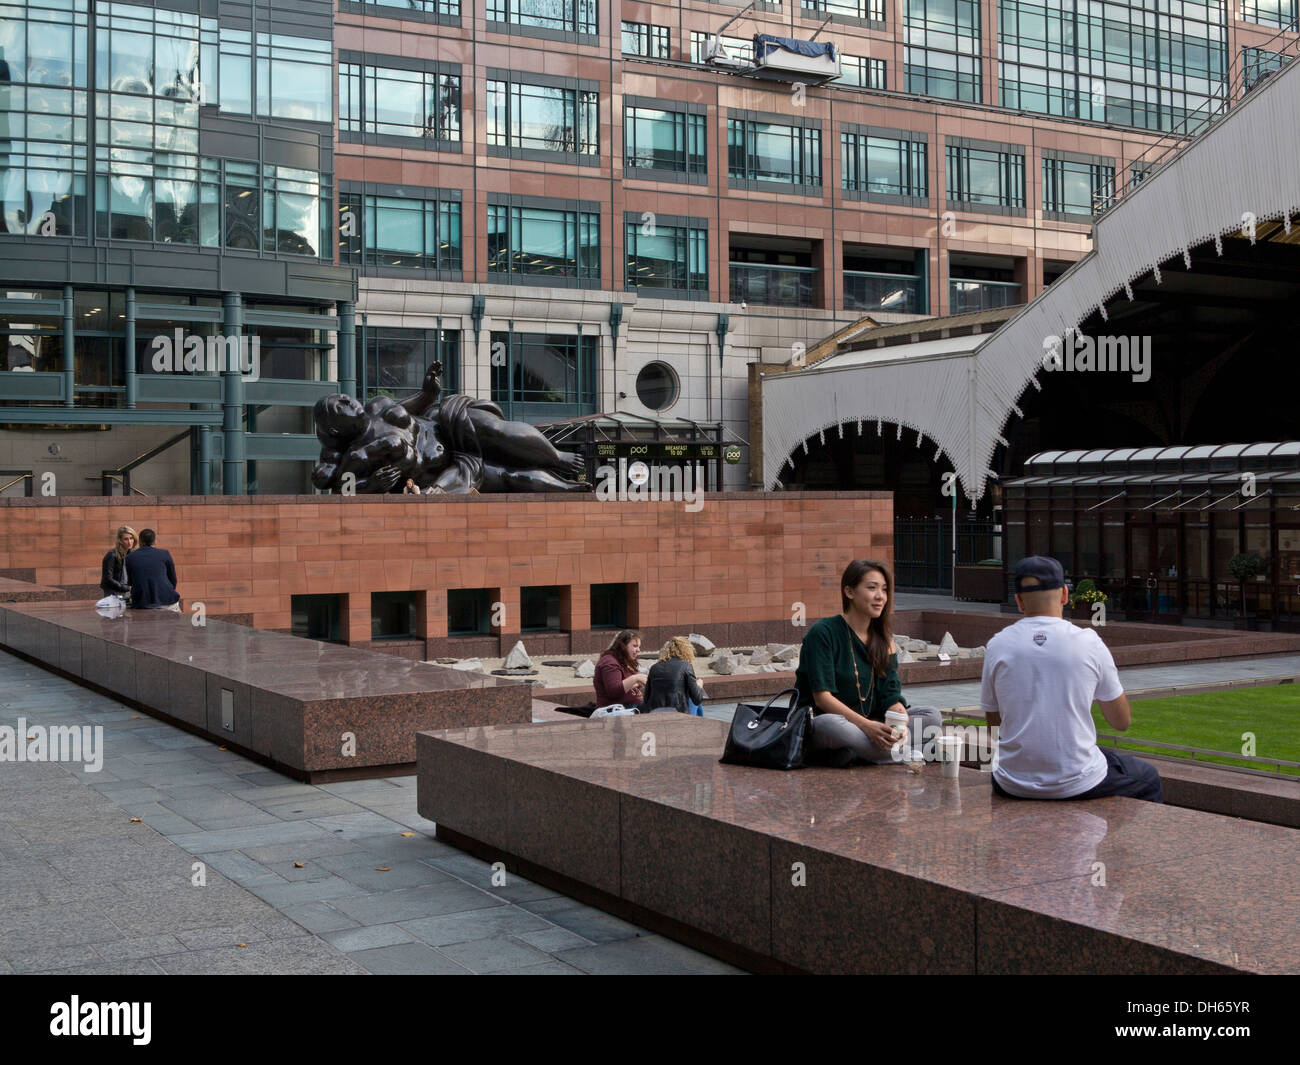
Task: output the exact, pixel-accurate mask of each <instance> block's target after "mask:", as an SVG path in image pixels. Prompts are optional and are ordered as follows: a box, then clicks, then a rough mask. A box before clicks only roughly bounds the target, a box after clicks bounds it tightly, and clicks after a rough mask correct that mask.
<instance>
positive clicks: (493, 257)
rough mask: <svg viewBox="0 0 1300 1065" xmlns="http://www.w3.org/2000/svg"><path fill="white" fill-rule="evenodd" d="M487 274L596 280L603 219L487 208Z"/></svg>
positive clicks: (559, 212) (585, 213)
mask: <svg viewBox="0 0 1300 1065" xmlns="http://www.w3.org/2000/svg"><path fill="white" fill-rule="evenodd" d="M488 273H489V274H506V275H525V276H534V277H542V278H547V279H559V278H573V279H576V280H579V281H598V280H599V279H600V215H599V214H597V213H596V212H594V211H563V210H555V211H552V210H545V209H542V208H538V207H505V206H500V205H496V204H491V205H489V206H488Z"/></svg>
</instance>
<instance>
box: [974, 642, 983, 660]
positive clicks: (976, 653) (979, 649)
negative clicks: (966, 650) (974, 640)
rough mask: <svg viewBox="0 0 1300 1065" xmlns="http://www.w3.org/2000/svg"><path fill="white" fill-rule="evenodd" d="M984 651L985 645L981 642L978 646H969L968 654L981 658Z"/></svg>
mask: <svg viewBox="0 0 1300 1065" xmlns="http://www.w3.org/2000/svg"><path fill="white" fill-rule="evenodd" d="M984 651H985V647H984V645H983V644H980V645H979V646H978V647H972V648H971V651H970V656H971V658H983V657H984Z"/></svg>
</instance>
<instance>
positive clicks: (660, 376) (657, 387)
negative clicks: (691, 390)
mask: <svg viewBox="0 0 1300 1065" xmlns="http://www.w3.org/2000/svg"><path fill="white" fill-rule="evenodd" d="M677 392H678V384H677V375H676V374H675V373H673V368H672V367H671V366H669V365H668V364H667V363H666V362H652V363H650V365H649V366H646V367H644V368H643V369H642V370H641V372H640V373H639V374H637V375H636V398H637V399H639V400H640V401H641V402H642V403H644V404H645V405H646V406H647V407H649V408H650V409H651V410H666V409H667V408H668V407H671V406H672V405H673V404H674V403H676V402H677Z"/></svg>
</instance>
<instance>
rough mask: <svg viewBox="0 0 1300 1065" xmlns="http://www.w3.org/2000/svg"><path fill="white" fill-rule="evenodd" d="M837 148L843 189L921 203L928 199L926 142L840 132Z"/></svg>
mask: <svg viewBox="0 0 1300 1065" xmlns="http://www.w3.org/2000/svg"><path fill="white" fill-rule="evenodd" d="M840 148H841V160H840V167H841V174H842V182H843V186H844V188H845V189H848V190H849V191H852V192H865V193H877V194H879V195H886V196H915V197H920V198H922V199H924V198H925V197H927V196H928V195H929V188H928V177H927V174H928V165H927V158H928V151H927V145H926V142H925V141H923V140H904V139H899V138H893V137H875V136H871V135H870V134H867V133H849V132H842V133H841V134H840Z"/></svg>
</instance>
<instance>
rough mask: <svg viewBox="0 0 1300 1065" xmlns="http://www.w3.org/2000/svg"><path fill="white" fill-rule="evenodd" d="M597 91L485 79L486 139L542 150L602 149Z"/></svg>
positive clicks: (594, 151)
mask: <svg viewBox="0 0 1300 1065" xmlns="http://www.w3.org/2000/svg"><path fill="white" fill-rule="evenodd" d="M596 100H597V94H596V93H595V92H591V91H588V90H586V89H561V88H556V87H554V86H549V85H527V84H524V83H522V82H517V81H489V82H488V83H487V135H488V144H490V145H493V146H495V147H498V148H525V149H531V150H533V151H545V152H573V153H575V154H578V155H597V154H599V152H600V140H599V132H600V130H599V116H598V114H597V108H596Z"/></svg>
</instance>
